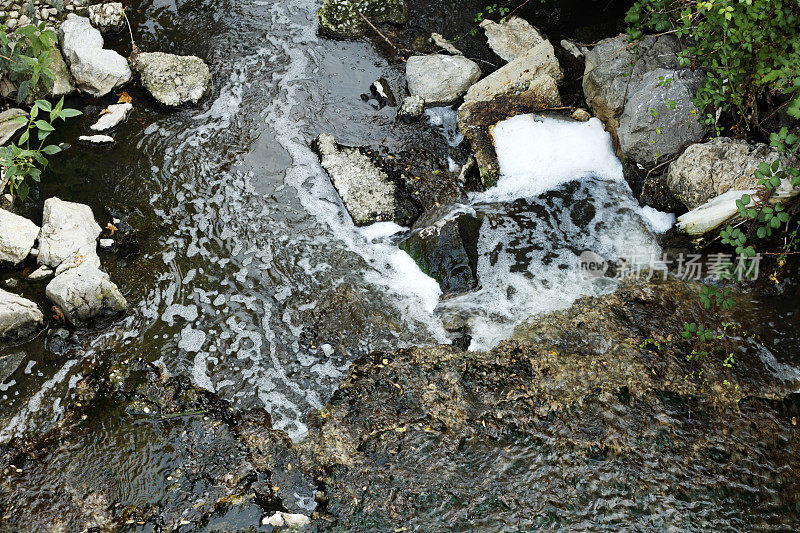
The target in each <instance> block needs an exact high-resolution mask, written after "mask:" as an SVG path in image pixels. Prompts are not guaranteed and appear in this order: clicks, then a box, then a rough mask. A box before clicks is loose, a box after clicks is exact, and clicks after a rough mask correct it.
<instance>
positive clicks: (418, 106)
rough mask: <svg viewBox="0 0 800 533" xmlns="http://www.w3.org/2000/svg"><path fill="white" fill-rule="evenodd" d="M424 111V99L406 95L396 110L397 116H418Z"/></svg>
mask: <svg viewBox="0 0 800 533" xmlns="http://www.w3.org/2000/svg"><path fill="white" fill-rule="evenodd" d="M424 112H425V99H424V98H422V97H421V96H407V97H406V98H405V99H404V100H403V104H402V105H401V106H400V109H399V110H398V111H397V116H398V118H405V119H411V118H419V117H421V116H422V114H423V113H424Z"/></svg>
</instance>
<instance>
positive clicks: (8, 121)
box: [0, 107, 28, 146]
mask: <svg viewBox="0 0 800 533" xmlns="http://www.w3.org/2000/svg"><path fill="white" fill-rule="evenodd" d="M27 116H28V113H26V112H25V111H24V110H22V109H19V108H16V107H14V108H11V109H6V110H5V111H3V112H2V113H0V146H3V145H4V144H6V143H7V142H8V141H10V140H11V137H13V136H14V134H15V133H17V132H18V131H19V130H21V129H22V128H24V127H25V123H24V122H16V121H15V120H14V119H16V118H17V117H27Z"/></svg>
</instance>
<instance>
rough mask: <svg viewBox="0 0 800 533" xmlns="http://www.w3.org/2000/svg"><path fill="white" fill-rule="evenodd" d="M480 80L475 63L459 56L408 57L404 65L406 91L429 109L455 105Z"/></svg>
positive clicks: (479, 72)
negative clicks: (419, 99) (429, 107)
mask: <svg viewBox="0 0 800 533" xmlns="http://www.w3.org/2000/svg"><path fill="white" fill-rule="evenodd" d="M480 77H481V69H480V67H479V66H478V64H477V63H475V62H474V61H472V60H471V59H467V58H466V57H463V56H451V55H443V54H433V55H427V56H412V57H410V58H408V61H407V62H406V78H407V80H408V91H409V92H410V93H411V94H412V96H419V97H421V98H422V99H424V100H425V103H426V104H427V105H431V106H437V105H447V104H451V103H453V102H455V101H456V100H458V99H459V98H461V97H462V96H464V94H465V93H466V92H467V90H468V89H469V88H470V86H471V85H472V84H473V83H475V82H476V81H478V80H479V79H480Z"/></svg>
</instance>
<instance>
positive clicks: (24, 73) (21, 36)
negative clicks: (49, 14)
mask: <svg viewBox="0 0 800 533" xmlns="http://www.w3.org/2000/svg"><path fill="white" fill-rule="evenodd" d="M55 40H56V34H55V32H54V31H53V30H47V29H45V24H44V22H42V23H39V25H38V26H34V25H32V24H31V25H28V26H22V27H20V28H17V29H16V30H15V31H14V32H13V33H12V34H11V35H8V34H7V33H6V30H5V27H3V26H0V74H2V75H3V76H6V77H7V78H8V79H9V80H10V81H11V82H13V83H14V84H15V85H17V102H24V101H25V100H27V99H28V97H29V96H31V95H33V94H36V89H37V86H38V87H39V88H41V87H43V88H44V89H50V88H51V87H52V86H53V83H54V82H55V75H54V74H53V71H52V70H50V64H51V63H52V62H53V58H52V57H51V55H50V51H51V50H52V47H53V43H54V42H55Z"/></svg>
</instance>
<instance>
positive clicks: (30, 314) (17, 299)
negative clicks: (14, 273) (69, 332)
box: [0, 289, 44, 339]
mask: <svg viewBox="0 0 800 533" xmlns="http://www.w3.org/2000/svg"><path fill="white" fill-rule="evenodd" d="M43 323H44V315H43V314H42V312H41V311H40V310H39V308H38V307H37V306H36V304H35V303H33V302H32V301H30V300H28V299H26V298H23V297H22V296H17V295H16V294H14V293H11V292H8V291H4V290H2V289H0V339H20V338H22V337H26V336H28V335H30V334H31V333H33V332H34V331H36V328H38V327H39V326H41V325H42V324H43Z"/></svg>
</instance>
